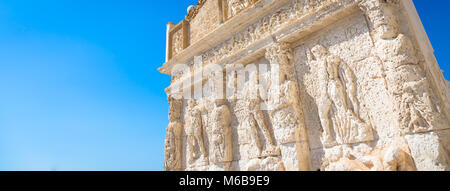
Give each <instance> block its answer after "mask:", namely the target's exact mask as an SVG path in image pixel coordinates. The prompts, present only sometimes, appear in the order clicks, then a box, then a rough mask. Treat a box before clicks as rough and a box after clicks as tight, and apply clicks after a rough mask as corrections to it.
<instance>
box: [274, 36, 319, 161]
mask: <svg viewBox="0 0 450 191" xmlns="http://www.w3.org/2000/svg"><path fill="white" fill-rule="evenodd" d="M265 58H266V59H267V60H268V61H269V62H270V65H271V80H270V85H269V92H270V93H269V95H268V105H269V110H270V111H269V115H270V117H271V119H272V126H273V129H274V134H275V138H276V139H277V141H278V142H279V143H280V150H281V154H287V153H292V152H293V153H295V154H296V155H297V158H298V161H295V162H292V161H286V160H285V161H283V162H284V164H285V166H286V169H287V170H309V160H310V159H309V155H310V148H309V141H308V136H307V132H306V125H305V120H304V115H303V109H302V107H301V103H300V90H299V85H298V82H297V77H296V73H295V69H294V64H293V61H294V55H293V50H292V48H291V45H290V44H289V43H285V42H277V43H275V44H273V45H272V46H270V47H268V48H267V49H266V53H265ZM292 144H295V147H292ZM291 148H295V151H293V150H290V149H291Z"/></svg>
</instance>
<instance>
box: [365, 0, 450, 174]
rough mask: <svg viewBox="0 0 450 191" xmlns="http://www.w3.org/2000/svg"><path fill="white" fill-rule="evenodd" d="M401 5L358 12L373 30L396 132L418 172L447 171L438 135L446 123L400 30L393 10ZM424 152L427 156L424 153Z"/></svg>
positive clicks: (385, 3) (369, 5) (371, 1)
mask: <svg viewBox="0 0 450 191" xmlns="http://www.w3.org/2000/svg"><path fill="white" fill-rule="evenodd" d="M401 3H402V1H401V0H363V1H361V3H360V8H361V9H362V10H363V12H364V13H365V15H366V17H367V20H368V21H369V25H370V27H371V29H372V31H371V33H372V34H371V35H372V38H373V40H374V42H375V54H376V56H377V57H378V58H379V59H380V60H381V61H382V62H383V67H384V72H385V79H386V83H387V88H388V91H389V93H390V96H391V97H392V100H393V105H394V108H393V114H394V115H395V117H396V119H397V124H398V128H400V130H401V131H402V132H403V133H404V134H405V137H406V139H407V141H408V144H409V147H410V149H411V154H412V155H413V157H414V160H415V162H416V166H417V168H418V170H439V169H441V170H444V169H448V166H449V164H448V162H449V161H448V160H447V157H442V156H441V155H445V156H448V154H447V153H445V149H443V145H442V144H441V143H440V139H441V137H440V133H439V132H437V131H438V130H443V129H448V128H449V127H450V125H449V121H448V119H445V117H444V116H445V108H441V105H443V104H441V103H440V102H441V101H442V100H439V99H438V98H437V97H436V94H435V92H434V91H433V90H432V88H431V85H430V82H429V79H428V77H427V75H426V73H425V70H424V67H425V66H424V64H423V61H421V59H420V56H419V55H417V50H416V49H415V45H414V43H413V42H412V41H411V39H410V38H409V37H408V36H407V35H406V34H402V32H401V30H400V27H399V17H397V15H396V14H398V13H396V10H399V7H398V6H401ZM418 133H421V134H418ZM424 149H425V150H429V154H426V153H423V152H424ZM433 149H434V150H433ZM431 150H433V151H431ZM427 161H428V162H427ZM430 161H436V162H430ZM422 163H423V164H422ZM433 164H435V166H433Z"/></svg>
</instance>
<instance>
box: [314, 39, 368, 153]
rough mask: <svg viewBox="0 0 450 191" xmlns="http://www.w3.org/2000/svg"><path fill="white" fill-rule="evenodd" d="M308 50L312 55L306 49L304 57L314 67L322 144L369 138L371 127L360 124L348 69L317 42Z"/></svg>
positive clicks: (353, 82)
mask: <svg viewBox="0 0 450 191" xmlns="http://www.w3.org/2000/svg"><path fill="white" fill-rule="evenodd" d="M311 52H312V55H311V53H310V52H309V51H307V57H308V60H309V62H312V63H315V65H316V67H318V79H319V86H320V98H319V101H318V107H319V117H320V121H321V124H322V127H323V130H324V132H323V136H322V139H323V140H322V142H323V143H324V145H325V146H334V145H336V144H350V143H359V142H367V141H371V140H373V132H372V127H371V126H370V125H367V124H366V123H364V122H363V121H362V120H361V118H360V116H359V103H358V100H357V98H356V86H355V79H354V75H353V72H352V71H351V69H350V68H349V67H348V65H347V64H345V63H344V62H343V61H342V60H341V59H340V58H339V57H338V56H335V55H330V54H328V52H327V50H326V48H325V47H323V46H321V45H316V46H315V47H313V48H312V50H311ZM333 130H334V131H333ZM333 134H335V137H334V138H333Z"/></svg>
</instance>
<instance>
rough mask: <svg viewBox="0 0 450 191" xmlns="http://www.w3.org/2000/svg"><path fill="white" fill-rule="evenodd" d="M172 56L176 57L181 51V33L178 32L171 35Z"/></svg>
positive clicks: (180, 31)
mask: <svg viewBox="0 0 450 191" xmlns="http://www.w3.org/2000/svg"><path fill="white" fill-rule="evenodd" d="M172 38H173V45H172V54H173V55H177V54H178V53H180V52H181V51H182V50H183V48H184V47H183V32H182V30H179V31H177V32H175V33H174V35H173V37H172Z"/></svg>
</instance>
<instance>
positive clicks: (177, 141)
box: [164, 122, 182, 170]
mask: <svg viewBox="0 0 450 191" xmlns="http://www.w3.org/2000/svg"><path fill="white" fill-rule="evenodd" d="M181 131H182V125H181V123H180V122H171V123H170V124H169V126H168V127H167V129H166V140H165V142H164V154H165V155H164V156H165V160H164V169H165V170H181V166H182V164H181V156H182V154H181V147H182V142H181V141H182V140H181Z"/></svg>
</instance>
